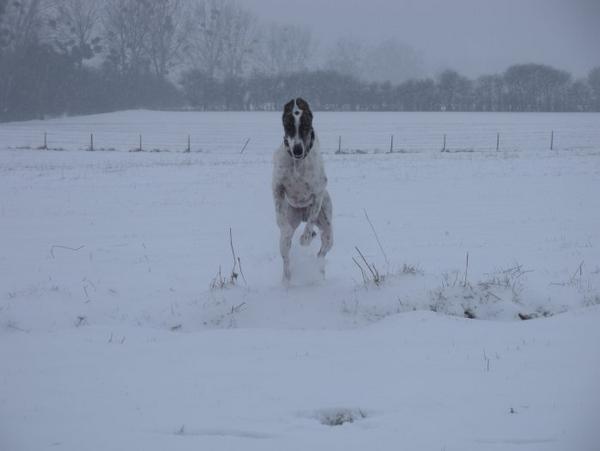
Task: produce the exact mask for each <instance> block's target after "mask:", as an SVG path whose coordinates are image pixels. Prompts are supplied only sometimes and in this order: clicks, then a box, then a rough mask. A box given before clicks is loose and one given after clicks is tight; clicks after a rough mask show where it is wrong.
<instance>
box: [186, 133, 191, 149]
mask: <svg viewBox="0 0 600 451" xmlns="http://www.w3.org/2000/svg"><path fill="white" fill-rule="evenodd" d="M191 151H192V139H191V138H190V135H188V145H187V149H186V152H191Z"/></svg>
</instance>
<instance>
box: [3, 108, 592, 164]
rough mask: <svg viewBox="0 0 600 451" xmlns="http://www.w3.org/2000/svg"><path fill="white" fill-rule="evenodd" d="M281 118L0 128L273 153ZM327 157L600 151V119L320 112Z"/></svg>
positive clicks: (87, 140)
mask: <svg viewBox="0 0 600 451" xmlns="http://www.w3.org/2000/svg"><path fill="white" fill-rule="evenodd" d="M280 120H281V119H280V115H279V114H278V113H180V112H175V113H172V112H150V111H140V112H137V111H131V112H120V113H112V114H106V115H96V116H88V117H78V118H61V119H53V120H48V121H29V122H23V123H8V124H0V148H8V149H43V150H44V149H47V150H68V151H74V150H89V151H143V152H210V153H225V154H236V153H243V152H245V153H259V154H265V153H269V154H270V153H272V152H273V150H274V149H275V148H277V147H278V146H279V145H280V143H281V141H282V137H283V131H282V130H281V125H280ZM315 128H316V129H317V131H318V134H319V140H320V144H321V149H322V151H323V152H324V153H374V152H414V153H421V152H432V151H436V152H439V151H446V152H495V151H533V150H535V151H539V150H572V149H600V114H593V113H590V114H508V113H498V114H495V113H483V114H477V113H451V114H448V113H317V115H316V119H315Z"/></svg>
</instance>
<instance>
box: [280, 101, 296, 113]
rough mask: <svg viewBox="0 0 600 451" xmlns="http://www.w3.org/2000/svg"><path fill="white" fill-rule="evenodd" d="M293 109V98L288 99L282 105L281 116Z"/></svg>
mask: <svg viewBox="0 0 600 451" xmlns="http://www.w3.org/2000/svg"><path fill="white" fill-rule="evenodd" d="M293 109H294V99H292V100H290V101H289V102H288V103H286V104H285V105H284V107H283V117H285V115H286V114H291V113H292V110H293Z"/></svg>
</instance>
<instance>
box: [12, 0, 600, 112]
mask: <svg viewBox="0 0 600 451" xmlns="http://www.w3.org/2000/svg"><path fill="white" fill-rule="evenodd" d="M316 47H317V43H316V40H315V39H314V38H313V36H312V35H311V33H310V31H308V30H307V29H305V28H303V27H300V26H295V25H282V24H276V23H274V24H265V23H262V22H261V21H260V20H259V19H258V18H257V17H256V16H255V15H254V14H253V13H252V12H251V11H249V10H247V9H245V8H244V7H243V6H241V5H240V4H239V3H238V2H236V0H103V1H98V0H0V120H20V119H29V118H42V117H46V116H53V115H61V114H83V113H96V112H105V111H114V110H121V109H132V108H155V109H159V108H160V109H171V108H172V109H181V108H193V109H201V110H278V109H279V108H280V106H281V104H282V103H284V102H285V101H286V100H288V99H289V98H290V97H292V96H294V95H303V96H305V97H307V98H309V99H310V100H311V104H312V105H313V106H314V107H315V108H317V109H322V110H369V111H371V110H372V111H375V110H384V111H440V110H446V111H600V68H596V69H593V70H592V71H591V72H590V73H589V74H588V76H587V77H585V78H581V79H574V78H573V77H572V76H571V75H570V74H569V73H567V72H565V71H562V70H558V69H555V68H552V67H549V66H545V65H540V64H519V65H514V66H512V67H510V68H508V69H507V70H506V71H505V72H504V73H502V74H493V75H485V76H482V77H479V78H477V79H474V80H472V79H469V78H467V77H464V76H462V75H461V74H459V73H457V72H455V71H452V70H447V71H444V72H442V73H441V74H439V75H438V76H437V77H435V78H424V77H422V76H421V74H420V71H419V61H418V55H416V54H415V53H414V52H413V51H411V49H409V48H406V47H404V46H402V45H401V44H399V43H397V42H395V41H393V40H388V41H386V42H384V43H382V44H381V45H379V46H376V47H374V48H372V49H365V48H363V47H362V46H361V44H360V42H357V41H356V40H352V39H340V40H339V41H338V42H337V43H336V45H335V46H334V47H333V48H332V49H330V50H329V53H328V54H327V55H326V58H325V59H324V60H323V61H321V62H320V63H317V62H316V58H315V55H316ZM365 68H366V69H367V70H365ZM369 72H372V73H377V74H378V75H377V76H376V77H371V78H370V79H369V77H368V76H367V74H368V73H369ZM383 79H393V80H394V82H392V81H382V80H383Z"/></svg>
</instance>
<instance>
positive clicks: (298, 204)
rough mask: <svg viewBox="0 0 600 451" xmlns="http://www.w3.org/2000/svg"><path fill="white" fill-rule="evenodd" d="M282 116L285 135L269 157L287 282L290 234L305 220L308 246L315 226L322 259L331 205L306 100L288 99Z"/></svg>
mask: <svg viewBox="0 0 600 451" xmlns="http://www.w3.org/2000/svg"><path fill="white" fill-rule="evenodd" d="M282 119H283V128H284V131H285V135H284V139H283V143H282V144H281V146H280V147H279V149H277V151H276V152H275V156H274V158H273V166H274V167H273V197H274V200H275V214H276V216H277V225H278V226H279V229H280V231H281V237H280V240H279V248H280V250H281V257H282V259H283V280H284V282H289V280H290V278H291V272H290V248H291V245H292V237H293V236H294V232H295V230H296V229H297V228H298V226H299V225H300V223H301V222H305V223H306V225H305V227H304V231H303V232H302V235H301V236H300V244H301V245H302V246H308V245H309V244H310V243H311V241H312V239H313V238H314V237H315V236H316V232H315V230H314V228H315V226H316V227H317V228H318V229H319V231H320V234H321V249H320V250H319V253H318V257H319V258H320V259H324V257H325V255H326V254H327V252H329V250H330V249H331V247H332V246H333V230H332V226H331V216H332V205H331V198H330V197H329V193H328V192H327V189H326V187H327V176H326V175H325V168H324V165H323V158H322V157H321V152H320V151H319V140H318V139H317V136H316V134H315V131H314V129H313V126H312V120H313V114H312V111H311V110H310V107H309V106H308V103H307V102H306V101H305V100H303V99H301V98H297V99H292V100H290V101H289V102H288V103H287V104H286V105H285V107H284V109H283V118H282ZM321 267H322V268H323V269H322V271H324V266H321Z"/></svg>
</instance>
